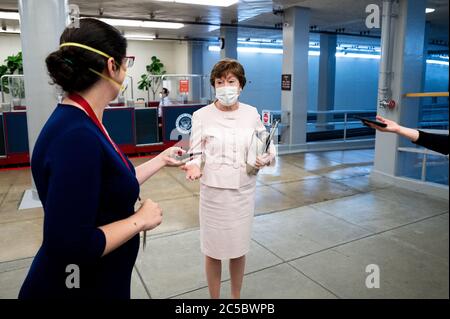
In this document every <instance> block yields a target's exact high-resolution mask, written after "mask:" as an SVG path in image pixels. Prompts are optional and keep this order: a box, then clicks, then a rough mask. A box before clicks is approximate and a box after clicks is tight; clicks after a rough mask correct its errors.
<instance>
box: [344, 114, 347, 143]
mask: <svg viewBox="0 0 450 319" xmlns="http://www.w3.org/2000/svg"><path fill="white" fill-rule="evenodd" d="M346 141H347V112H345V113H344V142H346Z"/></svg>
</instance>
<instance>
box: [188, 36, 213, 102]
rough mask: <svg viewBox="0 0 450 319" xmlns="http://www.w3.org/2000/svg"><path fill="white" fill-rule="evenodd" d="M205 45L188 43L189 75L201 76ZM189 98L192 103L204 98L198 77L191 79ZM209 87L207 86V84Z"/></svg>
mask: <svg viewBox="0 0 450 319" xmlns="http://www.w3.org/2000/svg"><path fill="white" fill-rule="evenodd" d="M204 50H205V45H204V44H203V42H191V43H189V52H188V55H189V67H188V70H189V73H191V74H203V51H204ZM191 81H192V85H191V96H192V100H193V101H200V99H201V98H202V97H204V95H205V94H204V92H202V91H203V87H202V80H201V78H199V77H194V78H192V80H191ZM208 85H209V84H208Z"/></svg>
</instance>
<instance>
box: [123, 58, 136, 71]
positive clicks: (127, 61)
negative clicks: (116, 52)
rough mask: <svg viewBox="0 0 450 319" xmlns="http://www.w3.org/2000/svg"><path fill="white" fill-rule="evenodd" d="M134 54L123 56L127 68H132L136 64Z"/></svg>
mask: <svg viewBox="0 0 450 319" xmlns="http://www.w3.org/2000/svg"><path fill="white" fill-rule="evenodd" d="M134 59H135V57H134V56H126V57H124V58H123V63H122V65H125V66H126V67H127V68H131V67H132V66H133V65H134Z"/></svg>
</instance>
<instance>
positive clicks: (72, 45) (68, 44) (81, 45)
mask: <svg viewBox="0 0 450 319" xmlns="http://www.w3.org/2000/svg"><path fill="white" fill-rule="evenodd" d="M59 47H60V48H62V47H79V48H83V49H86V50H89V51H92V52H95V53H97V54H100V55H103V56H104V57H105V58H108V59H109V58H112V56H110V55H108V54H106V53H105V52H103V51H100V50H97V49H94V48H93V47H90V46H88V45H84V44H81V43H76V42H66V43H63V44H61V45H60V46H59Z"/></svg>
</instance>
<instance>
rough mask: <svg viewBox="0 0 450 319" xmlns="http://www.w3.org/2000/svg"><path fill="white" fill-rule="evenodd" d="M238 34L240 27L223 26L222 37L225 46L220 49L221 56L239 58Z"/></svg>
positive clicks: (221, 29)
mask: <svg viewBox="0 0 450 319" xmlns="http://www.w3.org/2000/svg"><path fill="white" fill-rule="evenodd" d="M237 36H238V29H237V28H233V27H221V28H220V37H221V39H222V41H223V48H222V49H221V50H220V58H221V59H223V58H230V59H235V60H237V57H238V54H237Z"/></svg>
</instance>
